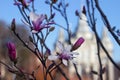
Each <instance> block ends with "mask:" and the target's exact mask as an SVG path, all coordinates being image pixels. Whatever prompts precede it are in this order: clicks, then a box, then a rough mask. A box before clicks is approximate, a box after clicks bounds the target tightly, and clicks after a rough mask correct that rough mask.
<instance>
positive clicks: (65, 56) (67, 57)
mask: <svg viewBox="0 0 120 80" xmlns="http://www.w3.org/2000/svg"><path fill="white" fill-rule="evenodd" d="M57 47H58V49H59V51H58V52H57V53H58V55H54V54H51V55H50V56H48V59H49V60H57V59H61V60H62V63H63V64H64V65H65V66H67V65H68V61H73V58H75V55H78V53H76V52H71V51H70V49H71V46H67V47H64V46H63V44H62V43H61V42H59V41H58V42H57Z"/></svg>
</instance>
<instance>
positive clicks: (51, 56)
mask: <svg viewBox="0 0 120 80" xmlns="http://www.w3.org/2000/svg"><path fill="white" fill-rule="evenodd" d="M48 59H49V60H57V59H58V56H56V55H50V56H48Z"/></svg>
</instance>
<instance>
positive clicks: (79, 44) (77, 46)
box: [71, 37, 85, 51]
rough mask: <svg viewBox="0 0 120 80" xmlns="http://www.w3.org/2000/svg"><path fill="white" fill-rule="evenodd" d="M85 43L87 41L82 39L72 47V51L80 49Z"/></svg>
mask: <svg viewBox="0 0 120 80" xmlns="http://www.w3.org/2000/svg"><path fill="white" fill-rule="evenodd" d="M84 41H85V40H84V38H82V37H80V38H79V39H78V40H77V41H76V42H75V44H74V45H73V46H72V48H71V51H74V50H76V49H78V48H79V47H80V46H81V45H82V44H83V42H84Z"/></svg>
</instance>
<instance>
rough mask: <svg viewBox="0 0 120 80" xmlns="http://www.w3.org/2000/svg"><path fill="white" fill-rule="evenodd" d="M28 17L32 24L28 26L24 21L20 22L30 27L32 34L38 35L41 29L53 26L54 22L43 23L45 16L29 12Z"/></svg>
mask: <svg viewBox="0 0 120 80" xmlns="http://www.w3.org/2000/svg"><path fill="white" fill-rule="evenodd" d="M29 17H30V21H31V22H32V25H30V24H29V23H27V22H26V21H24V20H22V22H23V23H24V24H26V25H27V26H30V27H31V26H32V33H38V32H40V31H41V30H42V29H44V28H49V27H50V25H51V24H54V22H45V21H44V20H45V17H46V16H45V15H44V14H41V15H38V14H36V13H34V12H30V15H29Z"/></svg>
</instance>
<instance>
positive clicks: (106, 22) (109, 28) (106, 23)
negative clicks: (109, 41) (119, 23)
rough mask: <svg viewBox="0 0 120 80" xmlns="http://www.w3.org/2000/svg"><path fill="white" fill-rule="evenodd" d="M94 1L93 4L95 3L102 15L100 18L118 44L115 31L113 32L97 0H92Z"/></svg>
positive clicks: (119, 42)
mask: <svg viewBox="0 0 120 80" xmlns="http://www.w3.org/2000/svg"><path fill="white" fill-rule="evenodd" d="M94 1H95V5H96V8H97V9H98V11H99V13H100V15H101V17H102V20H103V22H104V24H105V25H106V27H107V29H108V30H109V32H110V33H111V35H112V36H113V37H114V39H115V40H116V42H117V43H118V44H119V46H120V40H119V38H118V37H117V36H116V35H115V33H114V32H113V30H112V28H111V25H110V23H109V20H108V19H107V16H106V15H105V14H104V12H103V10H102V9H101V7H100V5H99V2H98V0H94Z"/></svg>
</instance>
